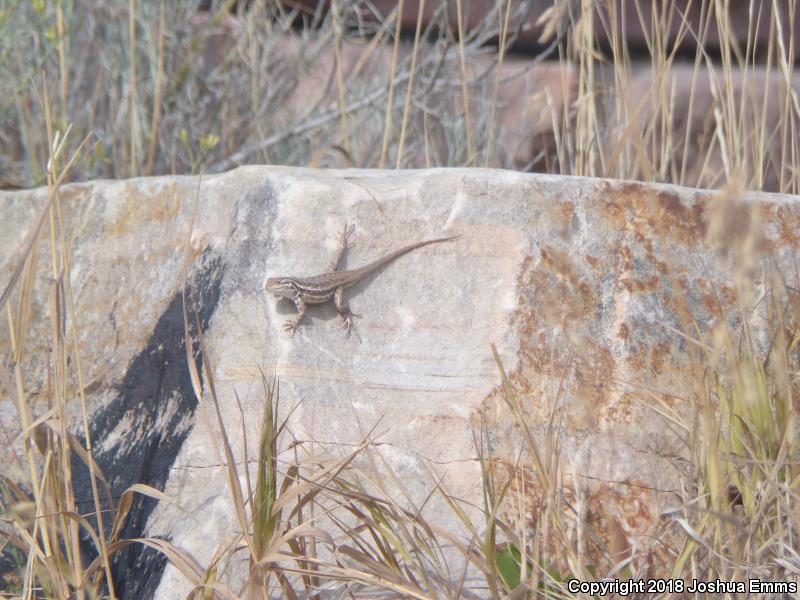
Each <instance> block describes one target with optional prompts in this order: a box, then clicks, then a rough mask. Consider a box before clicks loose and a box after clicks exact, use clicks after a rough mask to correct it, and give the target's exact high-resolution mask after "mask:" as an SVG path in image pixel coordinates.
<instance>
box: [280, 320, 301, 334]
mask: <svg viewBox="0 0 800 600" xmlns="http://www.w3.org/2000/svg"><path fill="white" fill-rule="evenodd" d="M283 329H284V330H285V331H291V332H292V335H294V334H295V332H296V331H297V330H298V329H300V319H295V320H293V321H286V323H284V324H283Z"/></svg>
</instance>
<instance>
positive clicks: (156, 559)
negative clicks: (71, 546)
mask: <svg viewBox="0 0 800 600" xmlns="http://www.w3.org/2000/svg"><path fill="white" fill-rule="evenodd" d="M197 264H198V266H197V268H196V269H195V272H194V273H193V274H192V277H191V282H190V285H189V290H190V295H189V298H190V303H189V305H188V307H189V320H190V326H191V330H192V335H193V337H194V335H195V333H196V332H195V326H194V322H195V319H194V315H193V313H192V307H194V310H196V312H197V316H198V320H199V322H200V328H201V330H202V331H205V330H206V328H207V327H208V323H209V321H210V319H211V316H212V314H213V313H214V310H215V309H216V306H217V303H218V301H219V294H220V283H221V279H222V272H223V267H222V264H221V260H220V257H219V256H215V255H212V253H211V252H210V251H208V250H207V251H206V252H205V253H204V254H203V256H202V258H201V259H200V260H199V261H198V263H197ZM194 360H195V364H196V366H197V370H198V372H200V373H202V365H201V357H200V356H199V354H195V356H194ZM196 409H197V398H196V397H195V394H194V391H193V389H192V383H191V379H190V375H189V368H188V366H187V364H186V350H185V345H184V330H183V300H182V294H180V293H179V294H177V295H176V296H175V297H174V298H173V299H172V301H171V302H170V304H169V306H168V307H167V309H166V311H164V314H163V315H162V316H161V318H160V319H159V320H158V323H157V324H156V326H155V329H154V330H153V333H152V335H151V336H150V339H149V340H148V341H147V343H146V345H145V347H144V348H143V349H142V351H141V352H140V353H139V354H138V355H137V356H136V357H135V358H134V359H133V361H132V362H131V364H130V366H129V368H128V371H127V373H126V374H125V377H124V379H123V380H122V382H121V383H120V384H119V385H118V386H117V396H116V397H115V398H114V399H113V400H112V401H111V402H110V403H109V404H108V405H107V406H105V407H104V408H102V409H100V410H99V411H98V412H97V413H96V414H95V415H94V416H93V419H92V423H91V425H90V431H91V436H92V442H93V445H94V447H95V448H96V450H95V460H96V461H97V463H98V464H99V466H100V468H101V469H102V472H103V474H104V475H105V477H106V479H107V480H108V482H109V484H110V486H111V495H112V498H113V501H114V504H115V505H116V504H117V503H118V501H119V497H120V496H121V494H122V493H123V492H124V491H125V490H126V489H127V488H128V487H129V486H130V485H131V484H133V483H144V484H147V485H150V486H152V487H154V488H156V489H158V490H162V491H163V489H164V486H165V484H166V481H167V477H168V476H169V472H170V468H171V467H172V464H173V463H174V461H175V458H176V457H177V455H178V452H179V451H180V449H181V446H182V445H183V442H184V441H185V440H186V438H187V436H188V435H189V432H190V431H191V429H192V426H193V425H194V417H195V411H196ZM120 423H126V424H127V425H126V429H125V431H123V432H121V434H120V432H119V431H115V429H116V428H117V427H118V425H119V424H120ZM112 432H113V433H114V434H115V436H118V437H116V439H115V441H114V444H113V446H110V447H109V446H108V445H107V444H104V440H106V439H107V438H108V436H109V435H111V434H112ZM82 441H85V440H82ZM97 449H99V450H97ZM72 462H73V469H74V477H73V481H74V490H75V498H76V500H77V501H78V503H79V504H78V510H79V511H80V512H81V513H82V514H87V513H92V512H93V511H94V504H93V501H92V488H91V482H90V480H89V472H88V469H87V468H86V466H85V465H84V464H83V463H82V462H81V461H80V459H78V458H77V456H75V455H73V461H72ZM98 484H99V485H100V489H101V497H102V498H103V500H104V504H106V505H105V506H104V508H105V509H106V510H108V508H109V507H108V506H107V502H106V498H107V497H106V494H105V493H104V492H103V491H102V490H103V487H102V484H100V483H99V482H98ZM134 498H135V500H134V502H133V506H132V507H131V511H130V513H129V515H128V518H127V520H126V522H125V526H124V528H123V529H122V531H121V533H120V536H119V539H130V538H136V537H143V536H145V525H146V523H147V519H148V517H149V516H150V514H151V513H152V512H153V509H154V508H155V507H156V504H157V502H156V501H155V500H153V499H151V498H146V497H143V496H141V495H139V494H136V495H134ZM90 522H92V523H93V524H95V525H96V522H95V521H94V519H91V521H90ZM103 524H104V527H105V532H106V535H108V534H109V531H110V529H111V513H110V512H105V518H104V520H103ZM82 547H83V551H84V553H85V555H84V559H85V560H93V559H94V558H95V557H96V556H97V552H96V550H95V547H94V544H93V543H92V542H91V541H90V540H89V539H88V538H87V539H85V540H84V541H83V546H82ZM165 566H166V557H164V555H162V554H160V553H159V552H157V551H155V550H152V549H150V548H147V547H145V546H143V545H140V544H134V545H131V546H128V547H127V548H125V549H123V550H121V551H120V552H118V553H117V554H115V555H114V556H113V558H112V562H111V570H112V575H113V578H114V587H115V590H116V593H117V597H119V598H120V599H133V598H136V599H142V598H152V597H153V595H154V593H155V590H156V588H157V587H158V584H159V582H160V581H161V576H162V574H163V571H164V567H165Z"/></svg>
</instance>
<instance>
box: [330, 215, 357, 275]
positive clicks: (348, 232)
mask: <svg viewBox="0 0 800 600" xmlns="http://www.w3.org/2000/svg"><path fill="white" fill-rule="evenodd" d="M355 230H356V226H355V225H350V226H349V227H348V226H347V223H345V224H344V229H342V236H341V238H340V241H339V252H338V253H337V254H336V257H335V258H334V259H333V260H332V261H331V264H330V265H329V266H328V271H330V272H333V271H338V270H339V266H340V265H339V263H341V262H342V257H343V256H344V253H345V252H347V251H348V250H349V249H350V248H352V247H353V242H351V241H350V237H351V236H352V235H353V232H354V231H355Z"/></svg>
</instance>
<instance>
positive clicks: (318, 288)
mask: <svg viewBox="0 0 800 600" xmlns="http://www.w3.org/2000/svg"><path fill="white" fill-rule="evenodd" d="M353 229H354V227H352V226H351V227H347V225H345V227H344V230H343V231H342V238H341V247H340V249H339V253H338V254H337V255H336V258H335V259H334V260H333V261H332V262H331V265H330V267H329V270H328V272H327V273H323V274H321V275H314V276H313V277H270V278H269V279H267V285H266V288H267V290H268V291H269V292H271V293H272V294H274V295H276V296H278V297H280V298H288V299H289V300H292V301H293V302H294V305H295V306H296V307H297V318H296V319H294V320H292V321H287V322H286V324H285V325H284V328H285V329H286V330H287V331H291V332H292V335H294V333H295V331H297V328H298V327H300V323H302V322H303V318H305V316H306V308H307V307H306V305H307V304H321V303H323V302H327V301H328V300H330V299H331V298H333V303H334V304H335V305H336V310H337V312H338V313H339V315H340V316H341V317H342V320H343V321H344V327H345V329H347V335H348V336H349V335H350V331H351V330H352V328H353V313H351V312H350V307H349V306H348V305H347V300H346V299H345V297H344V290H345V289H346V288H349V287H350V286H352V285H354V284H356V283H358V282H359V281H361V280H362V279H364V277H366V276H367V275H369V274H370V273H372V272H373V271H375V270H377V269H380V268H381V267H383V266H384V265H386V264H388V263H390V262H392V261H393V260H394V259H396V258H399V257H400V256H402V255H403V254H406V253H408V252H411V251H412V250H416V249H417V248H421V247H422V246H427V245H428V244H438V243H439V242H449V241H451V240H456V239H458V238H460V237H461V236H460V235H453V236H450V237H446V238H438V239H435V240H425V241H422V242H417V243H415V244H410V245H408V246H404V247H403V248H400V249H399V250H395V251H394V252H392V253H391V254H387V255H386V256H384V257H383V258H379V259H378V260H376V261H375V262H371V263H369V264H368V265H365V266H363V267H361V268H359V269H350V270H348V271H339V263H340V262H341V260H342V256H343V255H344V253H345V251H346V250H347V249H348V248H351V247H352V244H349V243H348V239H349V237H350V236H351V235H352V234H353ZM356 316H357V315H356Z"/></svg>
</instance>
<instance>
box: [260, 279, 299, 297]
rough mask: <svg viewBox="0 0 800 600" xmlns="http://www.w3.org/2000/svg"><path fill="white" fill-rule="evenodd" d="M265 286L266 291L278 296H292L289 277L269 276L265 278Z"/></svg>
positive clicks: (292, 288) (292, 290)
mask: <svg viewBox="0 0 800 600" xmlns="http://www.w3.org/2000/svg"><path fill="white" fill-rule="evenodd" d="M265 287H266V288H267V291H268V292H270V293H271V294H275V295H276V296H278V297H280V298H289V299H290V300H291V299H292V298H293V297H294V287H292V280H291V279H290V278H289V277H270V278H269V279H267V285H266V286H265Z"/></svg>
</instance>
